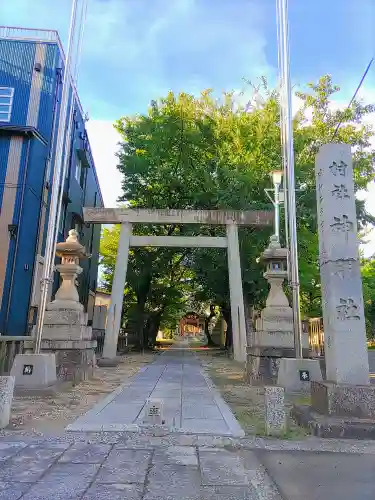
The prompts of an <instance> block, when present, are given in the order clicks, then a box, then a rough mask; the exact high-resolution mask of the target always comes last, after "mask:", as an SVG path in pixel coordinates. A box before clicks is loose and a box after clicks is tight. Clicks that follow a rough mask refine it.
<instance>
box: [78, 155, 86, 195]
mask: <svg viewBox="0 0 375 500" xmlns="http://www.w3.org/2000/svg"><path fill="white" fill-rule="evenodd" d="M76 180H77V182H78V184H79V185H80V186H81V188H82V189H83V186H84V184H85V168H84V167H83V166H82V162H81V160H80V159H79V158H77V163H76Z"/></svg>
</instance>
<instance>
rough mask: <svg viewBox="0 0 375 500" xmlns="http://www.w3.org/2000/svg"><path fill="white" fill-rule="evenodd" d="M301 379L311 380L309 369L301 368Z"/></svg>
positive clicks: (304, 380)
mask: <svg viewBox="0 0 375 500" xmlns="http://www.w3.org/2000/svg"><path fill="white" fill-rule="evenodd" d="M299 379H300V380H301V381H302V382H310V372H309V370H300V371H299Z"/></svg>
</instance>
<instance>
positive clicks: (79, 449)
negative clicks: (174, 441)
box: [0, 442, 281, 500]
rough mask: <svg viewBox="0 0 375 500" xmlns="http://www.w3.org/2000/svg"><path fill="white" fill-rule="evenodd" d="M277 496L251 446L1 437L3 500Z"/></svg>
mask: <svg viewBox="0 0 375 500" xmlns="http://www.w3.org/2000/svg"><path fill="white" fill-rule="evenodd" d="M21 498H22V500H51V499H52V498H53V499H54V500H104V499H106V500H177V499H179V500H263V499H264V500H281V498H280V496H279V494H278V492H277V490H276V488H275V486H274V485H273V483H272V482H271V481H270V480H269V479H268V476H267V475H266V473H265V471H264V469H263V467H262V466H261V465H260V463H259V462H258V460H257V458H256V456H255V454H254V453H253V452H252V451H242V452H237V453H234V452H230V451H227V450H224V449H219V448H198V447H191V446H169V447H159V448H147V449H139V448H138V449H134V448H129V447H127V446H126V445H124V444H115V445H113V444H103V443H91V444H88V443H82V442H77V443H74V444H71V443H61V442H60V443H59V442H43V443H41V444H31V445H30V444H29V445H28V444H26V443H24V442H18V443H16V442H13V443H12V442H8V443H7V442H2V443H0V499H1V500H19V499H21Z"/></svg>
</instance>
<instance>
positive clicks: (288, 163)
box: [276, 0, 302, 358]
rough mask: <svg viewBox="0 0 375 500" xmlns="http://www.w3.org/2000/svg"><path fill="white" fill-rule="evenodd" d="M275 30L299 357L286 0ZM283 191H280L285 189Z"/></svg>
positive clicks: (298, 355)
mask: <svg viewBox="0 0 375 500" xmlns="http://www.w3.org/2000/svg"><path fill="white" fill-rule="evenodd" d="M276 5H277V8H276V11H277V28H278V29H277V34H278V49H279V50H278V54H279V78H280V93H281V99H280V108H281V111H280V114H281V120H280V121H281V123H280V128H281V141H282V148H283V162H284V169H285V170H286V172H285V178H284V182H285V184H284V186H285V188H284V189H285V191H286V195H287V196H286V200H287V204H286V206H287V217H288V229H289V267H290V271H289V272H290V274H289V276H290V286H291V289H292V309H293V330H294V347H295V351H296V358H302V325H301V311H300V284H299V272H298V243H297V222H296V189H295V179H294V144H293V116H292V90H291V82H290V48H289V26H288V0H276ZM285 191H284V192H285Z"/></svg>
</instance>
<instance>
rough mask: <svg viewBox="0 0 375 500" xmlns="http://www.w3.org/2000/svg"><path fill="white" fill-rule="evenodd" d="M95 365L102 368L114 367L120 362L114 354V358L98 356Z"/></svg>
mask: <svg viewBox="0 0 375 500" xmlns="http://www.w3.org/2000/svg"><path fill="white" fill-rule="evenodd" d="M96 363H97V365H98V366H101V367H102V368H111V367H115V366H117V365H118V364H119V363H120V358H119V357H118V356H116V357H115V358H98V360H97V362H96Z"/></svg>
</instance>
